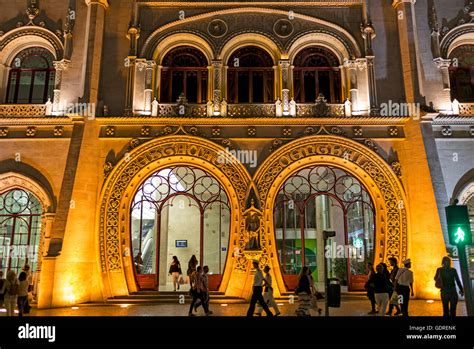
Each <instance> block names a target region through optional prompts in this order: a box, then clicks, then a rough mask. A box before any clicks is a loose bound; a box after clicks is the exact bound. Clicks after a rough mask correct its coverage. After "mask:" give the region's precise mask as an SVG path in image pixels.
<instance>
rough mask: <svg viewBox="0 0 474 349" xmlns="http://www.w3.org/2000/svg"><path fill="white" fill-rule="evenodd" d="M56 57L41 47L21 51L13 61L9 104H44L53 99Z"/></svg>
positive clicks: (8, 92) (8, 90) (9, 81)
mask: <svg viewBox="0 0 474 349" xmlns="http://www.w3.org/2000/svg"><path fill="white" fill-rule="evenodd" d="M53 60H54V56H53V55H52V54H51V52H49V51H48V50H46V49H44V48H41V47H31V48H27V49H25V50H23V51H21V52H20V53H19V54H18V55H17V56H16V57H15V58H14V59H13V61H12V65H11V70H10V76H9V78H8V89H7V103H16V104H42V103H45V102H46V101H47V100H48V98H51V99H52V97H53V88H54V77H55V70H54V67H53Z"/></svg>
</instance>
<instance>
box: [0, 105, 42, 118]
mask: <svg viewBox="0 0 474 349" xmlns="http://www.w3.org/2000/svg"><path fill="white" fill-rule="evenodd" d="M45 115H46V104H0V117H2V116H3V117H11V116H13V117H34V116H45Z"/></svg>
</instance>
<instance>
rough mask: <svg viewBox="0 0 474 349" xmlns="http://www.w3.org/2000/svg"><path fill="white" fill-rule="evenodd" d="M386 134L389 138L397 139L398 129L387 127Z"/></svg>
mask: <svg viewBox="0 0 474 349" xmlns="http://www.w3.org/2000/svg"><path fill="white" fill-rule="evenodd" d="M387 133H388V135H389V136H390V137H397V136H398V127H397V126H389V127H388V129H387Z"/></svg>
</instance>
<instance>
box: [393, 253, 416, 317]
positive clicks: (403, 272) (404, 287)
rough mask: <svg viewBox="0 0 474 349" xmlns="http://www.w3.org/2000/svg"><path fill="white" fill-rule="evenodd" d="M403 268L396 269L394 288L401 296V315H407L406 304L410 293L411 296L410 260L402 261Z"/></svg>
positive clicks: (411, 274) (411, 275)
mask: <svg viewBox="0 0 474 349" xmlns="http://www.w3.org/2000/svg"><path fill="white" fill-rule="evenodd" d="M403 265H404V267H403V268H400V270H398V273H397V276H396V277H395V290H396V291H397V294H398V295H399V296H402V298H401V308H402V316H408V304H409V302H410V294H411V296H412V297H413V296H414V295H415V294H414V292H413V272H412V271H411V270H410V268H411V260H410V259H406V260H404V261H403Z"/></svg>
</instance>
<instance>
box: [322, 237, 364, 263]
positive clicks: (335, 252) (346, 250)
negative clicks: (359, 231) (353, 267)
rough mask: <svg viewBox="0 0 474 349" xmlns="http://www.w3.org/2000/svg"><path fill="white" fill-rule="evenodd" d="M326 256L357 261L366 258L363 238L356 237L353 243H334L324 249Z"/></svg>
mask: <svg viewBox="0 0 474 349" xmlns="http://www.w3.org/2000/svg"><path fill="white" fill-rule="evenodd" d="M324 256H325V257H326V258H333V259H335V258H344V259H355V260H357V262H363V261H364V260H365V253H364V245H363V241H362V239H355V240H354V243H353V244H352V245H344V244H338V243H335V242H334V243H332V244H331V245H327V246H326V247H325V249H324Z"/></svg>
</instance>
